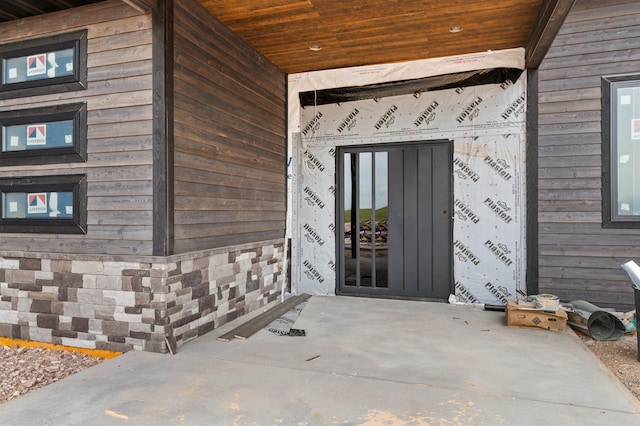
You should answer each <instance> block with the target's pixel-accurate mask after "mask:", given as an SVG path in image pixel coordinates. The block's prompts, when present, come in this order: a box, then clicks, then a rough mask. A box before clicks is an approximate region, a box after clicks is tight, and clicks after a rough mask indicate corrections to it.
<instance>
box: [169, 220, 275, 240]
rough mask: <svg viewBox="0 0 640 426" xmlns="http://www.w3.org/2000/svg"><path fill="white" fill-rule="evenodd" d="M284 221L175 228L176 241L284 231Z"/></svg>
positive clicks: (212, 224) (177, 225)
mask: <svg viewBox="0 0 640 426" xmlns="http://www.w3.org/2000/svg"><path fill="white" fill-rule="evenodd" d="M284 226H285V224H284V220H276V221H267V220H261V221H258V222H235V223H233V222H231V223H211V224H196V225H179V224H176V226H175V234H174V235H175V238H176V239H191V238H206V237H221V236H225V235H237V234H246V233H253V232H268V231H279V230H282V229H284Z"/></svg>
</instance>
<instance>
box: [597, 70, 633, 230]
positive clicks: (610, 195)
mask: <svg viewBox="0 0 640 426" xmlns="http://www.w3.org/2000/svg"><path fill="white" fill-rule="evenodd" d="M632 82H636V84H637V85H638V86H640V74H623V75H613V76H605V77H602V80H601V83H602V118H601V127H602V227H603V228H634V229H640V215H638V216H620V215H618V214H617V213H616V212H615V211H614V206H616V205H617V199H616V200H614V198H616V194H617V193H618V188H617V179H615V176H616V174H617V170H618V169H617V161H614V160H616V157H615V156H614V155H612V149H613V148H614V145H613V144H614V141H615V140H616V138H617V131H616V129H615V128H614V124H615V120H612V117H617V110H618V105H617V102H614V103H612V102H611V100H612V94H613V92H614V91H615V90H616V89H617V88H619V87H625V86H628V85H630V84H631V83H632Z"/></svg>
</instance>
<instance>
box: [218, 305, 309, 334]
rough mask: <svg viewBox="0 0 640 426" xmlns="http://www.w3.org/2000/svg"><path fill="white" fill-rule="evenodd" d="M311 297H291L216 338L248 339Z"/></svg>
mask: <svg viewBox="0 0 640 426" xmlns="http://www.w3.org/2000/svg"><path fill="white" fill-rule="evenodd" d="M310 297H311V295H309V294H299V295H297V296H292V297H290V298H288V299H287V300H285V301H284V302H282V303H280V304H278V305H276V306H274V307H273V308H271V309H269V310H268V311H266V312H263V313H262V314H260V315H258V316H257V317H255V318H253V319H250V320H249V321H247V322H245V323H244V324H241V325H239V326H238V327H236V328H234V329H233V330H231V331H229V332H227V333H225V334H223V335H222V336H220V337H218V340H219V341H221V342H229V341H231V340H232V339H233V338H236V339H240V340H246V339H248V338H249V337H251V336H253V335H254V334H255V333H256V332H258V331H259V330H261V329H263V328H265V327H266V326H268V325H269V324H271V323H272V322H273V321H274V320H276V319H277V318H279V317H280V316H281V315H282V314H284V313H285V312H287V311H289V310H290V309H292V308H295V307H296V306H298V305H299V304H300V303H302V302H304V301H306V300H307V299H309V298H310Z"/></svg>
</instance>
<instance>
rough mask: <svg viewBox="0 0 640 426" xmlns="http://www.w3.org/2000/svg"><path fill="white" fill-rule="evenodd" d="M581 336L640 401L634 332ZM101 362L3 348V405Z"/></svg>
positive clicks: (72, 355)
mask: <svg viewBox="0 0 640 426" xmlns="http://www.w3.org/2000/svg"><path fill="white" fill-rule="evenodd" d="M578 336H579V337H580V339H582V341H583V342H584V343H585V345H586V346H587V347H588V348H589V349H591V351H592V352H593V353H594V354H595V355H596V356H597V357H598V358H600V360H601V361H602V362H603V363H604V365H606V366H607V368H609V370H611V372H612V373H613V374H615V375H616V377H618V379H619V380H620V381H621V382H622V383H623V384H624V385H625V386H626V387H627V388H628V389H629V390H630V391H631V392H632V393H633V394H634V395H635V396H636V397H637V398H638V399H639V400H640V361H638V359H637V339H636V334H635V332H634V333H631V334H627V335H625V336H623V337H622V338H621V339H620V340H616V341H611V342H602V341H595V340H593V339H592V338H591V337H589V336H586V335H584V334H582V333H578ZM102 361H103V360H102V359H100V358H94V357H92V356H89V355H84V354H80V353H73V352H66V351H56V350H48V349H43V348H33V349H30V348H18V347H16V346H14V347H8V346H4V347H0V378H1V380H2V381H1V382H0V404H1V403H4V402H6V401H10V400H12V399H14V398H17V397H18V396H20V395H24V394H25V393H27V392H31V391H33V390H36V389H38V388H41V387H43V386H46V385H48V384H50V383H53V382H55V381H58V380H60V379H64V378H65V377H67V376H70V375H71V374H75V373H77V372H79V371H82V370H84V369H85V368H89V367H92V366H94V365H96V364H99V363H100V362H102Z"/></svg>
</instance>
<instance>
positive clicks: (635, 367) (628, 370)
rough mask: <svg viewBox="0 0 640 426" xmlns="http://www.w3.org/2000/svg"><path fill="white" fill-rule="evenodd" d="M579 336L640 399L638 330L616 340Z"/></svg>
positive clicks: (580, 334)
mask: <svg viewBox="0 0 640 426" xmlns="http://www.w3.org/2000/svg"><path fill="white" fill-rule="evenodd" d="M578 336H580V338H581V339H582V341H583V342H584V343H585V344H586V345H587V347H588V348H589V349H591V351H592V352H593V353H594V354H595V355H596V356H597V357H598V358H600V361H602V363H603V364H604V365H606V366H607V368H608V369H609V370H611V372H612V373H613V374H615V375H616V377H617V378H618V380H620V381H621V382H622V383H623V384H624V385H625V386H626V387H627V389H629V390H630V391H631V392H632V393H633V394H634V395H635V396H636V398H638V400H640V361H638V340H637V336H636V332H633V333H628V334H625V335H624V336H622V338H621V339H619V340H614V341H596V340H593V339H592V338H591V337H589V336H586V335H584V334H582V333H578Z"/></svg>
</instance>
